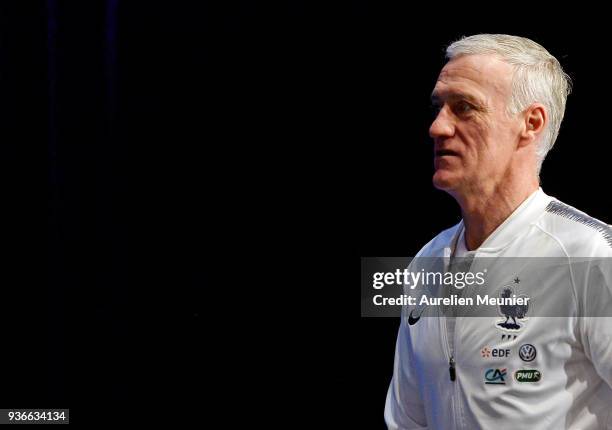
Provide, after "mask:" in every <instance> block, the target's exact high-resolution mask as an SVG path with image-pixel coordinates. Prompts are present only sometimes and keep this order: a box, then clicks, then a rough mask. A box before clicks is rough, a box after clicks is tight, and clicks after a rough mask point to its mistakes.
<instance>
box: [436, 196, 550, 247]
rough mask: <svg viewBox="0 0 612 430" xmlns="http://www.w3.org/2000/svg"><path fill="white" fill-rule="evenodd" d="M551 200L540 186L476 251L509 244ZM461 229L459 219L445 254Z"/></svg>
mask: <svg viewBox="0 0 612 430" xmlns="http://www.w3.org/2000/svg"><path fill="white" fill-rule="evenodd" d="M551 200H553V198H552V197H550V196H548V195H546V194H545V193H544V191H543V190H542V188H541V187H540V188H538V189H537V190H536V191H534V192H533V193H532V194H531V195H530V196H529V197H527V198H526V199H525V201H524V202H523V203H521V204H520V205H519V207H517V208H516V209H515V210H514V212H512V213H511V214H510V216H509V217H508V218H506V220H505V221H504V222H502V223H501V224H500V225H499V226H498V227H497V228H496V229H495V230H494V231H493V233H491V234H490V235H489V237H487V238H486V239H485V241H484V242H483V243H482V245H481V246H480V247H479V248H478V249H477V250H476V251H478V253H496V252H499V251H501V250H502V249H504V248H506V247H507V246H509V245H510V244H511V243H512V242H513V241H514V240H516V239H517V238H518V237H519V236H521V235H522V234H524V233H525V232H526V231H527V228H528V227H529V226H530V225H531V224H533V223H535V222H536V221H537V220H538V219H539V218H540V216H541V215H542V214H543V213H544V211H545V209H546V206H547V205H548V203H549V202H550V201H551ZM463 230H464V226H463V220H461V222H460V223H459V224H458V225H457V228H456V229H455V234H454V235H453V238H452V240H451V242H450V243H449V248H448V250H446V249H445V252H444V253H445V255H450V254H451V253H452V251H453V250H454V249H455V247H456V245H457V240H458V239H459V237H460V236H461V233H462V231H463Z"/></svg>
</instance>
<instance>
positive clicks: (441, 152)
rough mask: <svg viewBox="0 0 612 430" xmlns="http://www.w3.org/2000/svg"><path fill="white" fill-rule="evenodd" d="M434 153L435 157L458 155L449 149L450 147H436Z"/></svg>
mask: <svg viewBox="0 0 612 430" xmlns="http://www.w3.org/2000/svg"><path fill="white" fill-rule="evenodd" d="M435 154H436V157H459V153H458V152H455V151H451V150H450V149H438V150H437V151H436V152H435Z"/></svg>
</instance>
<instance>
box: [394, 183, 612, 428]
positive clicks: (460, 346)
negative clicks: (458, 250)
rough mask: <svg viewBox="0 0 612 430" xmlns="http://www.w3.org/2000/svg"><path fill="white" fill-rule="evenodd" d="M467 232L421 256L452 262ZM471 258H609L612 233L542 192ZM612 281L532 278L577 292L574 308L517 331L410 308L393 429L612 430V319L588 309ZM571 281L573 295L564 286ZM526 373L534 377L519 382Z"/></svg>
mask: <svg viewBox="0 0 612 430" xmlns="http://www.w3.org/2000/svg"><path fill="white" fill-rule="evenodd" d="M462 231H463V223H462V222H460V223H459V224H457V225H455V226H454V227H452V228H450V229H448V230H445V231H443V232H442V233H440V234H439V235H438V236H436V237H435V238H434V239H433V240H432V241H430V242H429V243H428V244H427V245H425V247H423V249H421V251H420V252H419V253H418V254H417V257H442V256H449V255H450V254H451V253H452V251H453V250H454V249H455V245H456V242H457V239H458V237H459V236H460V235H461V233H462ZM473 254H474V255H476V256H477V257H556V258H559V259H564V258H566V259H568V261H569V260H570V259H574V258H580V257H598V258H599V257H601V258H609V257H612V229H611V228H610V226H608V225H607V224H605V223H603V222H601V221H598V220H596V219H594V218H591V217H589V216H588V215H586V214H584V213H583V212H580V211H578V210H576V209H574V208H572V207H571V206H568V205H565V204H564V203H561V202H559V201H558V200H556V199H554V198H553V197H550V196H547V195H546V194H545V193H544V192H543V191H542V189H541V188H540V189H539V190H538V191H536V192H535V193H534V194H532V195H531V196H530V197H529V198H528V199H527V200H526V201H525V202H524V203H523V204H521V205H520V206H519V207H518V208H517V209H516V210H515V211H514V212H513V213H512V215H511V216H510V217H508V219H506V220H505V221H504V222H503V223H502V224H501V225H500V226H499V227H498V228H497V229H496V230H495V231H494V232H493V233H492V234H491V235H490V236H489V237H488V238H487V239H486V240H485V242H484V243H483V244H482V246H481V247H480V248H478V249H477V250H475V251H474V252H473ZM608 274H609V271H603V274H602V271H597V270H591V271H589V273H587V275H586V276H582V275H574V274H572V275H568V276H567V277H563V278H562V279H561V278H560V277H558V276H557V277H555V276H553V278H554V279H552V280H550V282H547V281H541V280H540V281H538V284H537V285H533V284H530V282H529V281H528V280H524V282H522V283H521V284H520V289H521V292H526V293H528V294H529V290H530V289H533V288H537V289H539V290H540V291H543V292H545V294H551V295H554V294H555V290H557V291H562V292H568V291H572V292H573V294H569V293H568V294H566V295H567V296H568V298H567V300H561V303H565V305H564V306H566V307H567V309H564V311H563V312H564V313H563V314H562V315H563V316H558V317H557V316H555V317H550V316H545V317H542V316H529V317H528V318H526V319H525V320H523V321H522V322H520V329H519V330H516V331H505V330H503V329H502V328H500V327H499V320H500V317H499V316H498V317H497V318H473V317H472V318H470V317H461V316H459V317H457V318H456V319H454V321H452V324H451V323H448V322H447V318H446V317H444V316H443V315H439V314H437V316H434V317H429V318H425V317H423V318H420V319H418V320H417V322H416V323H414V320H410V316H411V313H410V312H411V311H412V310H413V309H410V308H409V307H404V309H403V310H402V319H401V323H400V328H399V333H398V337H397V344H396V350H395V363H394V368H393V378H392V381H391V384H390V386H389V391H388V393H387V399H386V405H385V413H384V418H385V421H386V423H387V426H388V428H389V429H440V430H452V429H466V430H475V429H487V430H490V429H494V430H502V429H509V430H519V429H536V430H550V429H553V430H559V429H572V430H575V429H581V430H587V429H612V317H607V316H606V317H591V314H589V315H587V316H584V315H586V314H585V312H584V311H583V310H584V306H586V305H585V303H584V302H585V301H587V297H599V293H600V291H601V292H602V294H601V296H602V297H604V296H605V297H609V296H610V295H611V292H612V279H610V276H609V275H608ZM508 276H514V275H513V274H508ZM511 279H512V278H510V280H511ZM517 281H518V280H517ZM564 282H565V283H567V284H568V285H569V286H568V288H567V289H565V288H561V287H559V285H560V284H561V283H564ZM497 286H499V285H497ZM493 287H494V286H492V288H493ZM587 289H590V290H589V291H586V290H587ZM493 291H494V290H492V294H494V293H493ZM603 293H606V294H603ZM591 300H592V299H591ZM609 304H610V303H609V302H606V303H604V304H602V306H608V305H609ZM560 315H561V314H560ZM606 315H612V313H608V314H606ZM409 321H410V322H411V323H413V324H409ZM449 339H450V340H451V341H450V342H449ZM451 350H452V355H453V360H454V374H455V379H454V380H451V377H450V373H451V372H450V369H449V364H450V359H451ZM493 351H495V352H496V353H497V356H494V355H495V352H493ZM517 372H518V373H520V374H521V375H517ZM525 375H526V377H527V378H534V380H533V381H528V382H519V381H518V380H517V378H519V376H521V377H522V376H525ZM534 375H535V376H534Z"/></svg>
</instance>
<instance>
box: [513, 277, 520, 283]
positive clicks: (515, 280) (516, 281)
mask: <svg viewBox="0 0 612 430" xmlns="http://www.w3.org/2000/svg"><path fill="white" fill-rule="evenodd" d="M514 283H515V284H520V283H521V280H520V279H519V277H518V276H517V277H516V278H514Z"/></svg>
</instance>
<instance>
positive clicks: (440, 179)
mask: <svg viewBox="0 0 612 430" xmlns="http://www.w3.org/2000/svg"><path fill="white" fill-rule="evenodd" d="M432 182H433V186H434V187H436V188H437V189H439V190H443V191H450V190H453V189H454V188H456V186H457V184H458V182H459V181H458V180H457V178H456V177H453V175H452V174H450V173H449V172H445V171H443V170H438V171H436V173H434V175H433V178H432Z"/></svg>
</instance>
